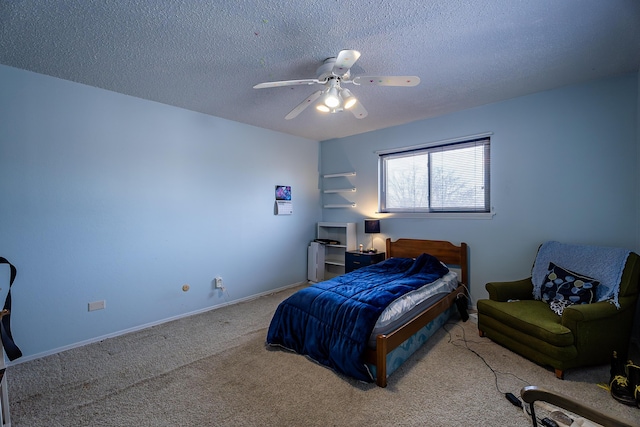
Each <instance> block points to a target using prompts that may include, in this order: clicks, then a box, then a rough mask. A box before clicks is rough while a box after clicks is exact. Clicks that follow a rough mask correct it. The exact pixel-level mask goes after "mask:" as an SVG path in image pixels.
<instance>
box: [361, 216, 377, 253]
mask: <svg viewBox="0 0 640 427" xmlns="http://www.w3.org/2000/svg"><path fill="white" fill-rule="evenodd" d="M364 232H365V233H366V234H374V233H380V220H379V219H365V220H364ZM366 252H374V253H375V252H378V251H376V249H375V248H374V247H373V236H371V247H370V248H369V249H367V250H366Z"/></svg>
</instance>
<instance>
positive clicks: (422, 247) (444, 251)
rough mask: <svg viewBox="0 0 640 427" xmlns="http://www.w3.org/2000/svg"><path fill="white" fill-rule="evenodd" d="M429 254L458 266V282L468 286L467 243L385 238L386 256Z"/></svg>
mask: <svg viewBox="0 0 640 427" xmlns="http://www.w3.org/2000/svg"><path fill="white" fill-rule="evenodd" d="M424 253H426V254H429V255H433V256H434V257H436V258H438V259H439V260H440V261H442V262H444V263H445V264H447V265H450V266H457V267H459V268H460V271H461V273H462V277H461V278H460V282H461V283H463V284H464V285H465V286H469V271H468V270H469V265H468V260H467V244H466V243H460V246H456V245H454V244H453V243H451V242H445V241H443V240H420V239H398V240H396V241H395V242H392V241H391V239H387V253H386V257H387V258H392V257H395V258H415V257H417V256H419V255H420V254H424Z"/></svg>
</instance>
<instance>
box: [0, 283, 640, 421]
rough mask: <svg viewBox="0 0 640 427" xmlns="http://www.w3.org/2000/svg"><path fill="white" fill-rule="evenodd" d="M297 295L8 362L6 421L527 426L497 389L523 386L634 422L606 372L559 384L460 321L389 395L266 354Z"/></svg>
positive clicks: (578, 374)
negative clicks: (283, 308) (273, 323)
mask: <svg viewBox="0 0 640 427" xmlns="http://www.w3.org/2000/svg"><path fill="white" fill-rule="evenodd" d="M294 290H295V289H294ZM294 290H288V291H284V292H280V293H277V294H274V295H271V296H268V297H262V298H258V299H256V300H253V301H249V302H245V303H240V304H237V305H234V306H228V307H224V308H220V309H217V310H213V311H210V312H207V313H203V314H199V315H196V316H192V317H189V318H185V319H180V320H177V321H173V322H169V323H166V324H163V325H160V326H156V327H153V328H149V329H146V330H143V331H139V332H135V333H131V334H127V335H124V336H121V337H117V338H112V339H108V340H105V341H103V342H100V343H95V344H91V345H88V346H84V347H82V348H77V349H73V350H69V351H66V352H63V353H60V354H56V355H53V356H49V357H45V358H42V359H38V360H34V361H31V362H26V363H23V364H19V365H16V366H12V367H10V368H9V369H8V371H7V375H8V378H9V397H10V400H11V417H12V422H13V423H12V425H13V426H14V427H23V426H29V427H37V426H69V427H71V426H74V427H75V426H176V425H179V426H289V425H291V426H378V425H379V426H383V425H384V426H387V425H399V426H469V425H474V426H475V425H482V426H513V427H518V426H523V427H524V426H530V425H531V421H530V419H529V418H527V417H526V416H525V414H524V413H523V411H522V410H521V409H518V408H516V407H515V406H513V405H511V404H510V403H509V402H508V401H507V400H506V399H505V397H504V393H506V392H511V393H514V394H516V395H518V396H519V390H520V389H521V388H522V387H523V386H525V385H528V384H532V385H538V386H541V387H545V388H547V389H550V390H553V391H557V392H561V393H563V394H566V395H569V396H573V397H577V398H580V399H582V400H583V401H584V402H585V403H587V404H588V405H591V406H594V407H597V408H599V409H600V410H603V411H606V412H610V413H613V414H616V415H617V416H619V417H620V418H622V419H625V420H627V421H628V422H631V423H634V422H635V423H638V420H640V409H638V408H633V407H627V406H623V405H621V404H619V403H617V402H616V401H614V400H613V399H612V398H611V397H610V396H609V394H608V393H607V392H606V391H605V390H603V389H602V388H600V387H598V386H597V383H598V382H606V381H607V380H608V375H609V374H608V366H602V367H595V368H589V369H580V370H570V371H568V372H567V374H566V379H565V380H564V381H561V380H557V379H556V378H555V377H554V375H553V373H552V372H551V371H550V370H547V369H545V368H543V367H540V366H537V365H535V364H532V363H531V362H529V361H527V360H525V359H523V358H521V357H519V356H517V355H515V354H514V353H511V352H510V351H508V350H506V349H504V348H502V347H500V346H498V345H496V344H494V343H492V342H491V341H490V340H488V339H482V338H479V337H478V335H477V330H476V326H475V324H473V323H472V322H466V323H462V322H460V321H459V320H458V319H452V321H451V323H449V324H447V325H446V326H445V327H444V328H443V329H442V330H440V331H438V332H437V333H436V334H435V335H434V336H433V337H432V338H431V340H430V341H429V342H428V343H427V344H426V345H425V346H423V348H421V349H420V350H419V351H418V352H417V353H416V354H415V355H414V356H413V357H412V359H411V360H410V361H409V362H407V363H405V364H404V365H403V366H402V367H401V368H400V370H398V371H397V372H395V373H394V374H393V375H392V376H391V377H390V378H389V386H388V387H387V388H385V389H382V388H379V387H376V386H375V385H373V384H365V383H361V382H357V381H354V380H352V379H349V378H345V377H342V376H340V375H338V374H336V373H334V372H332V371H330V370H328V369H326V368H324V367H322V366H319V365H317V364H315V363H313V362H312V361H310V360H308V359H307V358H305V357H303V356H299V355H296V354H292V353H289V352H286V351H282V350H278V349H268V348H265V345H264V339H265V336H266V328H267V326H268V324H269V321H270V319H271V315H272V313H273V312H274V311H275V308H276V306H277V304H278V303H279V302H280V301H282V300H283V299H284V298H286V297H287V296H288V295H289V294H290V293H291V292H293V291H294ZM471 350H473V351H471Z"/></svg>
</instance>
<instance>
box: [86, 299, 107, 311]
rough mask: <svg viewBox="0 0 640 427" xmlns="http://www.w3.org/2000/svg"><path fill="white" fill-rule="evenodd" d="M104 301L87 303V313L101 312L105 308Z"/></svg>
mask: <svg viewBox="0 0 640 427" xmlns="http://www.w3.org/2000/svg"><path fill="white" fill-rule="evenodd" d="M106 304H107V302H106V301H105V300H100V301H94V302H90V303H89V311H96V310H103V309H104V308H105V307H106Z"/></svg>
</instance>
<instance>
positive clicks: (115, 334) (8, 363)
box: [5, 281, 309, 366]
mask: <svg viewBox="0 0 640 427" xmlns="http://www.w3.org/2000/svg"><path fill="white" fill-rule="evenodd" d="M308 284H309V283H308V282H307V281H304V282H298V283H294V284H291V285H287V286H283V287H281V288H276V289H272V290H269V291H265V292H260V293H259V294H255V295H250V296H248V297H245V298H240V299H237V300H233V301H229V302H224V303H222V304H218V305H214V306H212V307H205V308H202V309H200V310H195V311H191V312H188V313H183V314H179V315H176V316H172V317H168V318H166V319H160V320H157V321H155V322H150V323H145V324H144V325H139V326H134V327H132V328H128V329H123V330H121V331H117V332H112V333H110V334H106V335H101V336H99V337H95V338H90V339H88V340H84V341H79V342H76V343H73V344H69V345H65V346H62V347H58V348H55V349H53V350H48V351H43V352H42V353H37V354H33V355H31V356H24V357H21V358H20V359H16V360H14V361H12V362H11V361H8V360H6V359H5V362H6V366H14V365H19V364H20V363H25V362H29V361H31V360H36V359H41V358H43V357H46V356H51V355H53V354H58V353H62V352H63V351H67V350H71V349H74V348H78V347H83V346H85V345H88V344H92V343H95V342H100V341H104V340H106V339H108V338H115V337H119V336H121V335H125V334H129V333H131V332H136V331H141V330H143V329H147V328H151V327H153V326H157V325H161V324H163V323H167V322H171V321H173V320H178V319H182V318H185V317H190V316H195V315H196V314H201V313H206V312H207V311H211V310H216V309H219V308H222V307H227V306H230V305H235V304H239V303H241V302H247V301H252V300H254V299H257V298H260V297H263V296H267V295H272V294H275V293H277V292H282V291H284V290H287V289H290V288H295V287H296V286H302V285H308Z"/></svg>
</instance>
